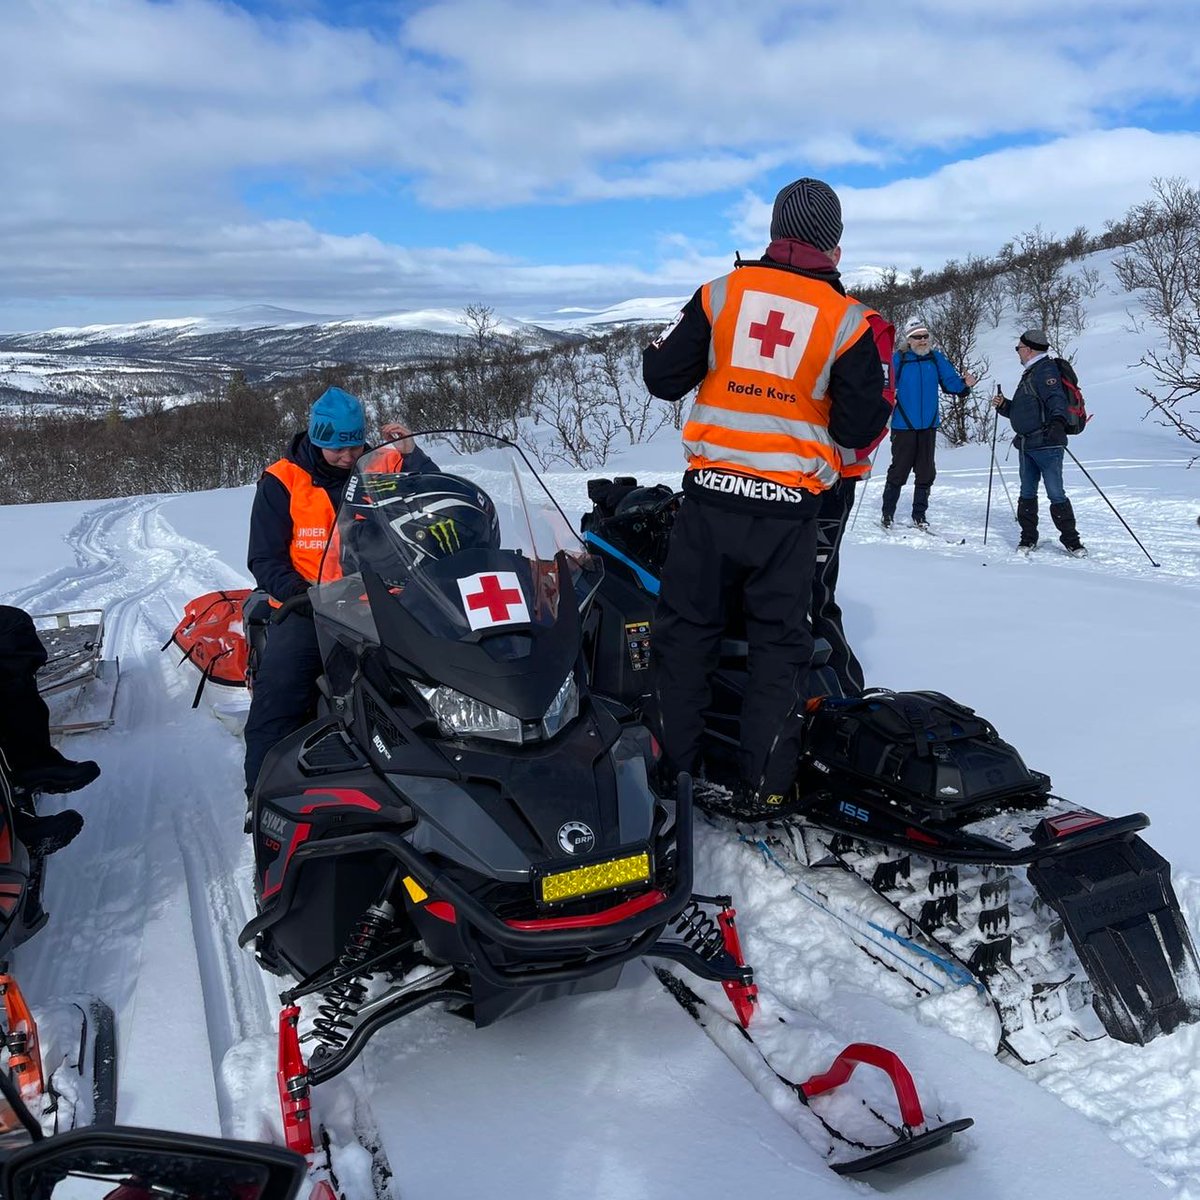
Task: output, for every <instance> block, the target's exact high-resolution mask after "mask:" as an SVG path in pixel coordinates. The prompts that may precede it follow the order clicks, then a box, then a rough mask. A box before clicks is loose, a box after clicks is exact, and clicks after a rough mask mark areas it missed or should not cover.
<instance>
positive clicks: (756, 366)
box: [642, 179, 890, 814]
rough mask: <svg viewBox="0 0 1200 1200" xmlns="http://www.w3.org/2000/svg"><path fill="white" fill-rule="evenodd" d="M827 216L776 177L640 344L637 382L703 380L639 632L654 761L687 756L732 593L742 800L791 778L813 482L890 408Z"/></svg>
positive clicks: (699, 727) (670, 762) (678, 764)
mask: <svg viewBox="0 0 1200 1200" xmlns="http://www.w3.org/2000/svg"><path fill="white" fill-rule="evenodd" d="M841 234H842V216H841V204H840V202H839V201H838V198H837V195H836V194H835V193H834V191H833V190H832V189H831V188H830V187H829V185H828V184H826V183H823V182H822V181H820V180H817V179H798V180H796V181H795V182H794V183H792V184H789V185H788V186H787V187H785V188H784V189H783V190H782V191H781V192H780V193H779V195H778V196H777V197H776V199H775V207H774V210H773V212H772V216H771V244H770V245H769V246H768V247H767V251H766V253H765V254H764V255H763V257H762V258H761V259H759V260H758V261H756V262H745V263H743V262H740V261H739V263H738V264H737V265H736V266H735V269H734V271H733V272H732V273H731V274H729V275H725V276H722V277H721V278H720V279H716V280H713V281H712V282H711V283H706V284H704V285H703V287H701V288H700V289H698V290H697V292H696V294H695V295H694V296H693V297H692V298H691V300H689V301H688V303H687V304H686V305H685V307H684V309H683V311H682V312H681V313H680V314H679V316H678V317H677V318H676V319H675V321H674V322H673V323H672V324H671V325H670V326H668V328H667V329H666V330H664V332H663V333H662V334H660V335H659V337H658V338H657V339H656V340H655V341H654V343H653V344H652V345H651V346H649V347H647V349H646V351H645V354H644V356H643V360H642V373H643V378H644V380H645V383H646V387H647V389H648V390H649V391H650V392H651V394H652V395H655V396H658V397H660V398H661V399H664V400H669V401H677V400H679V399H680V398H681V397H683V396H685V395H686V394H687V393H688V392H689V391H691V389H692V388H694V387H696V386H697V385H699V389H700V390H699V393H698V395H697V397H696V403H695V404H694V405H693V406H692V409H691V412H690V413H689V415H688V419H687V422H686V424H685V425H684V429H683V443H684V451H685V454H686V457H687V459H688V469H687V471H686V473H685V474H684V477H683V491H684V499H683V502H682V504H681V506H680V511H679V514H678V515H677V516H676V518H675V523H674V526H673V527H672V530H671V537H670V543H669V546H668V551H667V559H666V562H665V564H664V566H663V570H662V579H661V590H660V593H659V602H658V608H657V610H656V612H655V616H654V628H653V635H652V636H653V646H652V661H653V666H654V691H655V696H656V703H657V707H658V717H659V721H660V723H661V733H662V743H663V752H664V756H665V765H666V775H667V777H668V778H669V777H670V775H671V774H672V773H673V772H680V771H687V772H689V773H691V774H693V775H695V774H696V773H697V771H698V770H699V767H700V743H701V736H702V733H703V725H704V721H703V715H702V714H703V711H704V709H705V708H706V707H707V704H708V700H709V694H710V693H709V677H710V675H711V674H712V672H713V670H714V669H715V667H716V664H717V660H718V657H719V650H720V642H721V638H722V636H723V634H724V633H725V628H726V622H727V620H728V618H729V617H730V615H731V611H732V608H733V605H734V604H735V603H736V602H737V601H740V603H741V607H742V611H743V613H744V616H745V622H746V636H747V640H748V642H749V646H750V660H749V666H750V678H749V683H748V686H747V689H746V700H745V705H744V707H743V711H742V721H741V729H742V741H741V746H740V748H739V756H738V758H739V761H738V776H739V779H738V784H737V789H736V792H735V793H734V795H733V796H732V797H731V800H730V807H731V808H734V809H736V810H737V811H740V812H743V813H746V814H769V813H772V812H778V811H780V810H781V809H782V808H783V807H784V806H785V805H786V804H787V803H788V800H789V797H790V794H791V792H792V784H793V782H794V779H795V768H796V761H797V758H798V754H799V742H800V734H801V728H802V725H801V721H802V706H803V701H804V699H805V698H806V695H807V683H808V668H809V662H810V659H811V657H812V634H811V631H810V629H809V623H808V607H809V601H810V596H811V593H812V578H813V570H814V565H815V559H816V553H817V530H816V521H815V517H816V514H817V511H818V509H819V508H820V504H821V494H822V493H823V492H824V491H825V490H826V489H828V488H830V487H832V486H833V485H834V484H836V483H838V481H839V480H840V478H841V469H842V464H843V462H844V461H846V459H845V455H846V454H847V451H846V450H845V449H844V448H845V447H851V448H855V449H857V448H860V447H864V446H867V445H869V444H870V443H871V441H872V440H873V439H874V438H875V437H876V436H878V434H879V433H880V432H881V431H882V430H883V428H884V426H885V425H886V424H887V418H888V415H889V411H890V410H889V408H888V405H887V403H886V401H885V400H884V398H883V389H884V374H883V367H882V364H881V363H880V359H879V354H878V351H877V350H876V347H875V339H874V337H873V335H872V332H871V328H870V325H869V324H868V322H867V318H866V309H865V308H864V307H863V305H861V304H859V303H858V302H857V301H855V300H852V299H850V298H848V297H847V296H846V294H845V289H844V288H843V287H842V284H841V280H840V277H839V275H838V272H837V264H838V261H839V259H840V258H841V247H840V245H839V242H840V239H841Z"/></svg>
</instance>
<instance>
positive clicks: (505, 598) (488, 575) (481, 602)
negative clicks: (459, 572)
mask: <svg viewBox="0 0 1200 1200" xmlns="http://www.w3.org/2000/svg"><path fill="white" fill-rule="evenodd" d="M458 587H459V591H460V592H462V598H463V607H464V609H465V611H466V614H467V621H468V622H469V623H470V626H471V628H472V629H490V628H491V627H492V626H493V625H513V624H516V623H517V622H520V621H528V620H529V608H528V606H527V605H526V603H525V596H524V593H523V592H522V591H521V582H520V580H519V579H518V578H517V577H516V575H515V574H513V572H512V571H488V572H485V573H482V574H479V575H468V576H467V577H466V578H465V579H460V580H459V581H458Z"/></svg>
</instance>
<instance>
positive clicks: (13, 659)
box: [0, 604, 100, 854]
mask: <svg viewBox="0 0 1200 1200" xmlns="http://www.w3.org/2000/svg"><path fill="white" fill-rule="evenodd" d="M45 664H46V647H45V646H43V645H42V641H41V638H39V637H38V635H37V629H36V628H35V627H34V624H33V618H32V617H31V616H30V615H29V614H28V613H27V612H25V611H24V610H23V609H20V608H14V607H12V606H11V605H8V604H0V751H2V752H3V757H4V761H5V764H6V766H7V771H8V778H9V779H10V780H11V781H12V783H13V784H14V785H16V786H17V787H19V788H22V789H24V790H26V791H29V792H77V791H78V790H79V789H80V788H83V787H87V785H88V784H89V783H91V782H92V781H93V780H94V779H96V778H97V777H98V776H99V774H100V768H99V767H98V766H97V765H96V764H95V763H94V762H92V761H91V759H84V760H83V761H81V762H75V761H73V760H71V759H69V758H65V757H64V756H63V755H62V754H61V753H60V752H59V751H58V750H56V749H55V748H54V746H53V745H52V744H51V741H50V710H49V709H48V708H47V707H46V702H45V700H43V699H42V697H41V695H40V693H39V692H38V685H37V673H38V671H39V670H40V669H41V668H42V667H43V666H45ZM13 820H14V826H15V829H16V834H17V837H18V838H19V839H20V840H21V842H22V843H23V844H24V845H25V847H26V849H28V850H29V851H30V852H31V853H36V854H50V853H52V852H53V851H55V850H60V849H62V847H63V846H65V845H67V843H68V842H70V841H71V840H72V838H74V837H75V835H76V834H77V833H78V832H79V831H80V829H82V828H83V818H82V817H81V816H80V815H79V813H77V812H76V811H75V810H74V809H70V808H68V809H65V810H64V811H62V812H57V813H51V814H49V815H48V816H45V817H37V816H34V814H33V813H32V811H25V810H23V809H21V808H16V809H14V812H13Z"/></svg>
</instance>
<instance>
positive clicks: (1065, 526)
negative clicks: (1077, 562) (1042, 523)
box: [1050, 500, 1087, 558]
mask: <svg viewBox="0 0 1200 1200" xmlns="http://www.w3.org/2000/svg"><path fill="white" fill-rule="evenodd" d="M1050 519H1051V520H1052V521H1053V522H1054V527H1055V528H1056V529H1057V530H1058V540H1059V541H1060V542H1062V547H1063V549H1064V550H1065V551H1066V552H1067V553H1068V554H1070V555H1071V556H1072V557H1073V558H1086V557H1087V547H1086V546H1085V545H1084V544H1083V542H1081V541H1080V540H1079V530H1078V529H1076V528H1075V510H1074V509H1073V508H1072V507H1071V502H1070V500H1064V501H1062V503H1060V504H1052V505H1050Z"/></svg>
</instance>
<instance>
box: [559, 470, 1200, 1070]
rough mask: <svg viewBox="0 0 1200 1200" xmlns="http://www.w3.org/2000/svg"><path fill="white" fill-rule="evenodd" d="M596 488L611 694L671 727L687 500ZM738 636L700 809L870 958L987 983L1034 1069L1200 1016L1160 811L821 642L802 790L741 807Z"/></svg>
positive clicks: (599, 666)
mask: <svg viewBox="0 0 1200 1200" xmlns="http://www.w3.org/2000/svg"><path fill="white" fill-rule="evenodd" d="M588 494H589V498H590V499H591V500H592V503H593V507H592V511H591V512H590V513H588V514H587V515H586V516H585V517H584V519H583V536H584V541H585V542H586V543H587V545H588V547H589V548H590V549H591V550H592V551H593V552H594V553H596V554H597V555H598V556H600V557H601V558H602V559H603V560H604V563H605V575H604V580H603V583H602V585H601V587H600V590H599V594H598V596H597V599H596V603H595V604H594V605H593V606H592V609H591V612H590V613H589V616H588V620H587V625H586V630H585V646H586V650H585V653H586V654H587V656H588V659H589V665H590V669H591V676H592V688H593V690H594V691H595V692H596V693H597V694H599V695H602V696H606V697H610V698H613V699H616V700H620V701H621V702H622V703H624V704H625V705H626V706H628V708H629V709H630V710H631V711H634V712H638V713H644V714H645V715H646V717H647V719H648V721H649V723H650V724H651V725H652V726H653V723H654V722H653V715H654V714H653V712H652V704H651V696H650V693H649V682H648V680H649V674H650V672H649V662H650V653H651V645H652V640H653V631H652V628H651V619H652V616H653V612H654V606H655V603H656V598H657V594H658V577H659V572H660V569H661V566H662V563H663V561H664V559H665V555H666V547H667V539H668V537H669V534H670V528H671V524H672V521H673V519H674V514H675V512H676V511H677V510H678V505H679V502H680V497H679V494H678V493H676V492H674V491H673V490H672V489H671V488H669V487H667V486H665V485H661V484H660V485H657V486H655V487H639V486H638V484H637V480H636V479H633V478H630V477H625V478H619V479H617V480H608V479H593V480H590V481H589V488H588ZM738 632H739V631H738V630H737V629H736V628H732V629H731V631H730V633H731V636H730V637H729V638H727V639H726V640H725V641H724V642H723V644H722V658H721V662H720V666H719V668H718V670H717V672H716V674H715V676H714V678H713V680H712V701H711V705H710V708H709V710H708V711H707V712H706V714H705V717H706V734H707V742H706V768H705V775H706V779H705V780H704V781H702V782H699V783H698V784H697V786H696V792H695V802H696V804H697V806H698V807H700V808H701V809H702V810H704V811H706V812H708V813H710V814H712V815H713V816H715V817H718V818H724V819H732V820H734V821H738V822H741V828H742V831H743V836H747V837H749V838H750V839H751V840H753V841H754V842H755V843H756V844H757V846H758V848H759V849H760V850H761V851H762V853H763V854H764V855H765V856H766V857H767V859H768V860H769V861H771V862H772V863H774V864H775V865H777V866H779V867H781V868H782V869H784V870H785V871H788V872H789V874H791V875H793V877H794V886H795V887H796V890H798V891H801V892H802V893H803V894H805V895H807V896H808V898H809V899H813V900H815V901H816V902H817V903H820V904H822V905H824V906H826V907H831V908H834V909H835V911H837V913H838V916H839V917H840V918H841V919H842V921H843V924H844V925H846V926H848V927H850V928H852V929H854V930H855V936H856V939H857V940H858V941H859V943H860V945H862V947H863V949H864V950H866V951H867V952H868V953H869V954H872V955H874V956H876V957H878V958H880V959H881V960H883V961H884V962H886V963H887V965H888V966H889V967H891V968H893V969H898V970H900V971H901V972H902V973H904V974H905V975H906V976H907V977H908V978H909V979H910V981H911V982H912V983H913V984H914V986H915V987H917V988H918V989H919V990H921V991H923V992H928V991H933V990H945V989H946V988H947V987H956V986H961V985H963V984H970V985H974V986H975V987H977V988H978V989H980V990H981V991H982V990H986V994H987V995H988V996H989V997H990V999H991V1000H992V1001H993V1003H994V1004H995V1006H996V1009H997V1012H998V1013H999V1016H1000V1022H1001V1026H1002V1035H1001V1042H1000V1045H1001V1046H1002V1047H1003V1048H1005V1049H1007V1050H1009V1051H1010V1052H1012V1053H1014V1054H1015V1055H1017V1056H1018V1057H1019V1058H1021V1059H1022V1060H1024V1061H1035V1060H1037V1059H1040V1058H1044V1057H1046V1056H1047V1055H1049V1054H1051V1053H1053V1049H1054V1046H1055V1045H1056V1044H1057V1042H1058V1041H1060V1040H1061V1039H1062V1038H1063V1037H1064V1036H1082V1037H1086V1038H1092V1037H1100V1036H1103V1035H1104V1033H1107V1034H1109V1035H1110V1036H1111V1037H1113V1038H1116V1039H1117V1040H1119V1041H1124V1042H1132V1043H1138V1044H1142V1043H1145V1042H1148V1041H1150V1040H1151V1039H1153V1038H1155V1037H1158V1036H1159V1035H1161V1034H1164V1033H1169V1032H1170V1031H1171V1030H1173V1029H1175V1028H1176V1027H1177V1026H1179V1025H1181V1024H1184V1023H1189V1022H1194V1021H1196V1020H1198V1019H1200V968H1198V965H1197V959H1196V953H1195V949H1194V947H1193V944H1192V939H1191V936H1190V934H1189V932H1188V929H1187V927H1186V924H1185V922H1184V919H1183V916H1182V914H1181V912H1180V909H1179V904H1178V901H1177V900H1176V897H1175V894H1174V891H1173V889H1172V887H1171V879H1170V867H1169V864H1168V863H1167V862H1166V860H1165V859H1163V858H1162V857H1161V856H1160V855H1158V854H1157V853H1156V852H1155V851H1154V850H1152V849H1151V848H1150V847H1149V846H1148V845H1147V844H1146V843H1145V842H1144V841H1142V839H1141V838H1140V837H1138V836H1137V834H1138V833H1139V832H1140V831H1141V830H1143V829H1144V828H1146V826H1147V825H1148V824H1149V819H1148V818H1147V817H1146V816H1145V815H1144V814H1142V813H1133V814H1130V815H1128V816H1122V817H1116V818H1110V817H1105V816H1102V815H1100V814H1099V813H1095V812H1092V811H1091V810H1089V809H1085V808H1082V807H1080V806H1079V805H1076V804H1071V803H1069V802H1067V801H1065V800H1063V799H1061V798H1059V797H1058V796H1055V795H1054V794H1053V793H1052V792H1051V790H1050V789H1051V783H1050V779H1049V777H1048V776H1046V775H1044V774H1042V773H1041V772H1038V771H1033V770H1030V769H1029V768H1028V767H1027V766H1026V765H1025V763H1024V762H1023V761H1022V759H1021V756H1020V754H1019V753H1018V752H1017V751H1016V750H1015V749H1014V748H1013V747H1012V746H1011V745H1010V744H1009V743H1007V742H1005V741H1003V740H1002V739H1001V738H1000V737H999V735H998V734H997V732H996V730H995V728H994V727H993V726H992V725H991V724H990V723H989V722H988V721H986V720H984V719H983V718H982V717H980V716H979V715H977V714H976V713H975V712H973V711H972V710H971V709H969V708H967V707H966V706H965V705H962V704H959V703H957V702H956V701H954V700H952V699H950V698H949V697H947V696H943V695H940V694H938V693H933V692H890V691H884V690H876V691H870V692H868V693H867V694H866V695H865V696H863V697H861V698H858V697H855V698H846V697H843V696H842V695H841V692H840V688H839V684H838V680H837V676H836V674H835V673H834V672H833V671H831V670H829V669H828V668H827V667H825V666H824V665H823V660H822V656H821V652H820V651H821V648H820V646H818V649H817V654H816V657H815V659H814V670H813V673H812V678H811V682H810V693H811V696H812V698H811V699H810V700H809V703H808V708H809V713H808V716H807V728H806V735H805V739H806V748H805V752H804V753H803V755H802V757H801V760H800V762H799V764H798V774H797V785H796V789H795V792H794V794H793V795H792V796H791V797H789V798H787V800H786V801H785V804H784V806H783V807H782V808H781V810H780V812H779V815H778V818H777V819H768V820H767V821H766V823H765V824H763V823H762V814H761V813H749V812H747V811H745V810H742V811H739V809H738V806H737V803H736V800H735V796H736V792H735V791H734V790H733V788H732V783H733V781H734V776H735V770H736V764H735V752H736V748H737V745H738V734H739V723H740V719H739V714H740V711H741V700H742V695H743V693H744V689H745V687H746V679H747V671H746V644H745V642H744V640H739V636H738ZM751 825H752V826H753V828H754V831H753V833H749V834H748V833H746V830H747V828H748V827H749V826H751ZM808 866H812V867H819V866H839V867H842V868H845V869H846V870H848V871H850V872H852V873H854V874H855V875H857V876H859V877H860V878H862V879H863V880H864V881H865V882H866V883H867V884H868V885H869V886H870V888H871V889H872V890H873V892H874V893H875V894H876V895H877V896H878V897H879V898H881V899H882V900H883V901H885V902H886V906H887V907H886V908H884V907H883V906H880V905H875V906H874V908H872V909H870V910H869V911H868V910H866V909H858V910H856V911H853V912H850V911H848V910H846V909H845V907H844V905H843V907H842V908H841V909H837V908H836V906H837V904H838V903H839V902H838V901H835V900H833V899H832V898H831V897H830V896H829V895H828V894H826V892H825V890H824V889H822V887H821V886H820V885H819V884H814V883H813V882H812V881H813V879H814V878H815V877H814V875H813V874H812V873H811V872H807V871H804V870H801V869H800V868H801V867H808ZM881 912H882V913H884V914H885V915H884V916H883V917H881V916H880V913H881Z"/></svg>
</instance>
